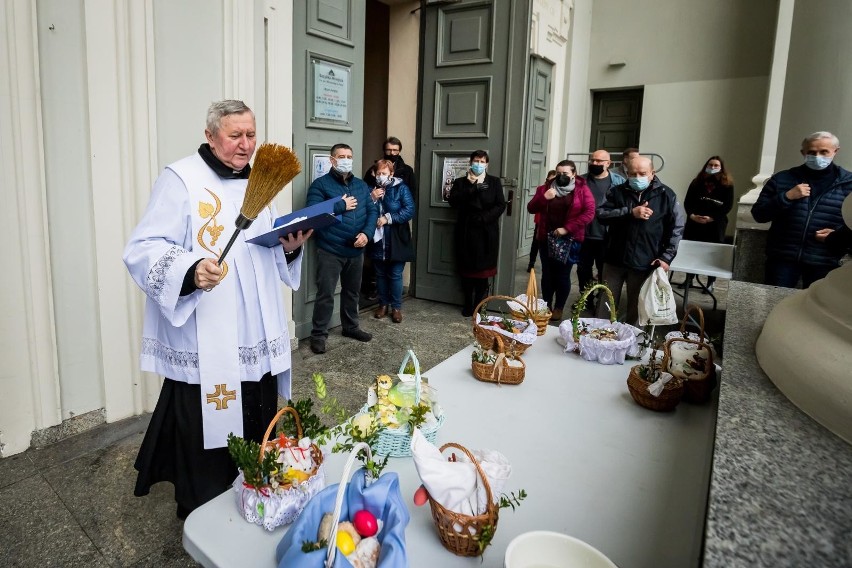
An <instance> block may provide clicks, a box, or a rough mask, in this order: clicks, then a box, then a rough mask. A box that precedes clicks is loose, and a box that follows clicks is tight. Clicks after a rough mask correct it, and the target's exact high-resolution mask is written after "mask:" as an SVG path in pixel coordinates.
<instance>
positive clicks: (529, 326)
mask: <svg viewBox="0 0 852 568" xmlns="http://www.w3.org/2000/svg"><path fill="white" fill-rule="evenodd" d="M487 320H488V321H485V322H484V321H482V318H481V317H480V315H479V314H476V325H481V326H482V327H484V328H487V329H488V330H489V331H496V332H497V333H499V334H500V335H502V336H504V337H508V338H509V339H510V340H511V339H514V340H515V341H517V342H518V343H523V344H524V345H532V344H533V342H534V341H535V339H536V337H538V328H537V327H536V325H535V322H534V321H533V320H531V319H529V320H527V321H526V323H524V322H518V320H512V321H514V322H518V323H520V324H521V325H524V326H525V327H524V329H522V330H520V332H519V333H512V332H511V331H507V330H505V329H503V328H501V327H498V326H497V325H496V324H497V322H500V321H503V318H502V317H500V316H488V317H487ZM503 343H507V342H506V341H504V342H503Z"/></svg>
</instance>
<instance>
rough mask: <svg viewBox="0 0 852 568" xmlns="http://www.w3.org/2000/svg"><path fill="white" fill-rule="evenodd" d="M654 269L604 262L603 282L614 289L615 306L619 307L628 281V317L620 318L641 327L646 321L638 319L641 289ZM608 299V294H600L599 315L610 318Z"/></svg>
mask: <svg viewBox="0 0 852 568" xmlns="http://www.w3.org/2000/svg"><path fill="white" fill-rule="evenodd" d="M653 271H654V268H653V267H648V270H634V269H632V268H627V267H624V266H615V265H614V264H609V263H604V267H603V283H604V284H606V286H607V288H609V289H610V290H611V291H612V296H613V298H614V299H615V306H613V307H614V308H618V304H619V303H620V302H621V288H622V286H624V284H625V282H626V283H627V317H626V318H624V317H620V318H619V320H621V321H623V322H624V323H629V324H630V325H636V326H639V327H642V325H644V322H638V321H637V320H638V319H639V290H640V289H641V288H642V284H643V283H644V282H645V279H647V278H648V276H649V275H650V274H651V273H652V272H653ZM608 301H609V300H607V297H606V294H604V295H602V296H599V301H598V311H597V314H596V315H597V317H599V318H604V319H609V309H608V308H607V307H606V305H605V304H606V303H607V302H608Z"/></svg>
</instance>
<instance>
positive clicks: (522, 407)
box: [183, 327, 716, 568]
mask: <svg viewBox="0 0 852 568" xmlns="http://www.w3.org/2000/svg"><path fill="white" fill-rule="evenodd" d="M557 336H558V330H557V329H556V328H555V327H549V328H548V331H547V334H546V335H545V336H542V337H539V338H538V340H537V341H536V343H535V344H534V345H533V346H532V347H531V348H530V349H529V350H528V351H527V352H526V354H525V356H524V360H525V362H526V365H527V371H526V379H525V380H524V382H523V383H522V384H520V385H517V386H509V385H507V386H497V385H494V384H490V383H482V382H479V381H477V380H476V379H474V378H473V375H472V373H471V370H470V353H471V348H470V347H469V348H467V349H464V350H462V351H460V352H459V353H456V354H455V355H453V356H452V357H450V358H449V359H447V360H445V361H444V362H442V363H441V364H439V365H438V366H436V367H435V368H433V369H430V370H429V371H427V372H426V373H425V374H426V375H427V376H428V377H429V384H430V385H432V386H434V387H436V388H437V389H438V397H439V400H440V402H441V404H442V406H443V407H444V410H445V413H446V416H447V419H446V422H445V423H444V426H443V427H442V429H441V430H440V432H439V433H438V443H439V444H442V443H445V442H449V441H453V442H458V443H460V444H462V445H464V446H466V447H467V448H469V449H476V448H493V449H497V450H499V451H501V452H502V453H504V454H505V455H506V456H507V458H508V459H509V460H510V461H511V463H512V467H513V475H512V477H511V479H509V481H508V483H507V485H506V487H505V491H515V492H517V490H518V489H522V488H523V489H525V490H526V491H527V493H528V494H529V496H528V497H527V499H526V500H525V501H524V502H523V503H522V505H521V507H520V508H518V509H517V510H516V511H515V512H514V513H513V512H512V511H511V509H503V510H501V514H500V523H499V525H498V528H497V532H496V535H495V537H494V540H493V544H492V545H491V546H490V547H489V548H488V549H487V551H486V553H485V561H484V563H480V560H479V558H462V557H458V556H455V555H454V554H452V553H450V552H448V551H447V550H445V549H444V548H443V546H442V545H441V543H440V541H439V540H438V536H437V533H436V531H435V528H434V526H433V523H432V516H431V512H430V510H429V506H428V505H425V506H423V507H415V506H414V505H413V503H412V502H411V498H412V496H413V494H414V491H415V490H416V489H417V487H418V486H419V485H420V482H419V479H418V478H417V474H416V471H415V469H414V465H413V462H412V460H411V459H410V458H392V459H391V460H390V462H389V464H388V469H389V470H391V471H396V472H398V473H399V476H400V481H401V483H400V485H401V489H402V493H403V497H404V499H405V500H406V502H407V503H408V504H409V510H410V513H411V523H410V524H409V525H408V528H407V530H406V544H407V547H408V552H409V560H410V563H411V566H412V567H414V568H418V567H428V568H434V567H435V566H437V565H439V566H441V568H451V567H455V566H463V567H471V568H474V567H476V568H479V567H482V566H502V565H503V556H504V554H505V550H506V546H507V545H508V543H509V542H510V541H511V540H512V538H514V537H515V536H517V535H519V534H521V533H523V532H526V531H531V530H540V529H543V530H553V531H558V532H562V533H566V534H569V535H571V536H574V537H576V538H579V539H581V540H584V541H586V542H587V543H589V544H591V545H592V546H594V547H596V548H597V549H599V550H600V551H601V552H603V553H604V554H606V555H607V556H608V557H609V558H610V559H611V560H612V561H613V562H615V563H616V564H617V565H618V566H619V567H621V568H630V567H654V568H665V567H669V566H671V567H673V568H687V567H690V566H699V564H700V556H701V543H702V538H703V533H704V519H705V510H706V501H707V492H708V486H709V479H710V468H711V464H712V453H713V439H714V432H715V417H716V397H715V396H714V398H713V401H712V402H711V403H710V404H708V405H705V406H692V405H688V404H685V403H682V404H681V405H680V406H679V407H678V408H677V409H676V410H675V411H674V412H673V413H655V412H652V411H650V410H646V409H644V408H642V407H640V406H638V405H636V403H635V402H634V401H633V399H632V398H631V397H630V394H629V392H628V390H627V385H626V380H627V374H628V371H629V363H630V362H629V361H628V364H625V365H623V366H622V365H612V366H606V365H599V364H597V363H590V362H587V361H583V360H582V359H580V357H579V356H578V355H575V354H573V353H572V354H566V353H564V352H563V351H562V348H561V347H560V346H559V345H558V344H557V343H556V341H555V338H556V337H557ZM402 355H403V354H402V353H400V357H402ZM387 370H388V369H377V371H387ZM365 396H366V393H365ZM343 461H344V457H343V456H338V455H333V456H330V457H329V459H328V460H327V462H326V463H327V467H328V469H327V483H328V484H329V485H330V484H333V483H336V482H338V481H339V479H340V474H341V470H342V466H343ZM285 530H286V527H282V528H279V529H276V530H275V531H274V532H272V533H269V532H267V531H266V530H264V529H263V528H261V527H258V526H255V525H251V524H249V523H247V522H246V521H245V520H244V519H243V518H242V517H241V516H240V515H239V513H238V511H237V508H236V506H235V504H234V497H233V494H232V493H231V492H227V493H224V494H222V495H220V496H219V497H217V498H216V499H214V500H213V501H211V502H209V503H207V504H205V505H204V506H202V507H200V508H199V509H197V510H196V511H194V512H193V513H192V514H191V515H190V516H189V518H188V519H187V520H186V523H185V524H184V533H183V544H184V548H185V549H186V550H187V551H188V552H189V554H190V555H191V556H192V557H193V558H194V559H195V560H197V561H198V562H200V563H201V564H202V565H204V566H208V567H212V566H217V567H243V566H256V567H260V568H263V567H271V566H275V548H276V545H277V544H278V542H279V541H280V540H281V537H282V535H283V534H284V531H285Z"/></svg>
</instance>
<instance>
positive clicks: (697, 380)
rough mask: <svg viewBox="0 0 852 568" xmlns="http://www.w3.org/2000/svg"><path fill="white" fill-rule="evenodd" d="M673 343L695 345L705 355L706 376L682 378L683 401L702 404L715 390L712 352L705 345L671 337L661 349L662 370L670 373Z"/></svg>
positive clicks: (714, 367)
mask: <svg viewBox="0 0 852 568" xmlns="http://www.w3.org/2000/svg"><path fill="white" fill-rule="evenodd" d="M675 343H689V344H692V345H697V346H698V347H699V348H701V349H703V350H704V351H705V352H706V353H707V374H706V375H705V376H703V377H694V378H691V377H683V382H684V383H685V384H684V393H683V399H684V400H685V401H687V402H693V403H696V404H703V403H705V402H707V401H709V400H710V395H711V394H713V389H715V388H716V366H715V365H714V364H713V351H712V350H711V349H710V347H709V346H708V345H707V344H706V343H702V342H700V341H696V340H694V339H685V338H683V337H673V338H671V339H669V340H668V341H666V343H665V346H664V347H663V353H664V355H663V369H665V370H666V371H668V372H670V373H671V364H672V355H671V346H672V345H673V344H675Z"/></svg>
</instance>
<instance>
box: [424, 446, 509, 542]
mask: <svg viewBox="0 0 852 568" xmlns="http://www.w3.org/2000/svg"><path fill="white" fill-rule="evenodd" d="M447 448H456V449H457V450H461V451H462V452H464V453H465V454H466V455H467V457H468V458H469V459H470V461H471V463H473V465H474V466H475V467H476V472H477V473H478V474H479V477H480V479H482V485H483V487H485V498H486V502H487V503H488V504H487V505H486V507H485V512H484V513H482V514H480V515H464V514H462V513H456V512H455V511H450V510H449V509H447V508H445V507H444V506H443V505H441V504H440V503H438V502H437V501H435V500H434V499H432V496H431V495H430V496H429V507H430V508H431V509H432V520H433V521H435V528H437V529H438V538H440V539H441V544H443V545H444V548H446V549H447V550H449V551H450V552H452V553H453V554H457V555H459V556H479V555H480V552H481V551H480V549H479V536H480V535H481V534H482V529H483V528H485V527H487V526H490V527H491V530H492V531H496V530H497V521H498V520H499V515H498V514H499V512H500V508H499V507H498V506H497V504H495V503H494V498H493V496H492V495H491V486H490V485H489V484H488V478H487V477H486V476H485V473H484V472H483V471H482V468H481V467H480V466H479V462H477V461H476V458H474V457H473V454H472V453H470V451H468V449H467V448H465V447H464V446H462V445H460V444H455V443H449V444H444V445H443V446H441V451H442V452H443V451H444V450H445V449H447Z"/></svg>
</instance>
